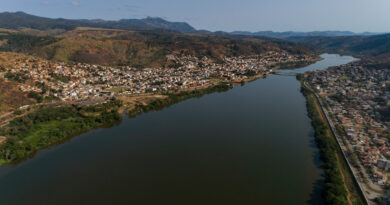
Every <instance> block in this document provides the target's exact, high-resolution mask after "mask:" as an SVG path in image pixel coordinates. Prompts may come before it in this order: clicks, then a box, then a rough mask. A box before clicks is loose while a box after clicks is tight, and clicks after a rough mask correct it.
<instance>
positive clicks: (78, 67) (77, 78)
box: [3, 51, 313, 101]
mask: <svg viewBox="0 0 390 205" xmlns="http://www.w3.org/2000/svg"><path fill="white" fill-rule="evenodd" d="M167 60H170V61H174V62H175V65H177V66H175V67H174V68H145V69H136V68H132V67H130V66H120V67H111V66H99V65H91V64H82V63H78V64H67V63H55V62H50V61H46V60H42V59H34V58H26V59H23V60H19V61H16V62H15V63H14V65H13V66H12V67H7V68H6V70H5V71H4V72H3V75H4V73H11V74H19V75H23V77H24V78H25V79H27V80H24V82H21V84H20V89H21V90H22V91H24V92H31V91H34V92H37V93H41V94H42V95H43V96H54V97H58V98H59V99H61V100H63V101H81V100H87V99H93V98H95V97H101V96H113V95H135V94H144V93H165V92H169V91H176V90H183V89H198V88H205V87H208V86H211V85H214V84H217V83H218V82H220V81H229V82H241V81H245V80H246V79H248V78H250V77H251V76H258V75H266V74H268V73H269V72H271V70H272V69H271V66H272V65H275V64H278V63H287V62H301V61H311V60H313V56H306V55H291V54H288V53H286V52H282V51H280V52H268V53H265V54H262V55H256V56H250V57H225V58H224V59H223V60H222V61H221V62H219V63H216V62H214V61H213V60H211V59H209V58H207V57H203V58H198V57H195V56H188V55H168V56H167ZM5 76H7V75H5Z"/></svg>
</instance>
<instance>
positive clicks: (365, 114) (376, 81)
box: [307, 62, 390, 187]
mask: <svg viewBox="0 0 390 205" xmlns="http://www.w3.org/2000/svg"><path fill="white" fill-rule="evenodd" d="M307 82H308V83H309V84H310V86H311V87H312V88H313V89H314V90H316V92H317V93H318V94H319V95H320V96H321V97H324V99H325V101H326V102H327V104H328V106H329V109H328V110H329V112H330V113H331V115H332V117H331V118H333V121H334V124H338V125H341V129H342V130H343V135H345V136H346V143H347V146H348V147H351V148H352V150H353V151H352V152H353V153H356V155H357V158H358V161H359V163H360V164H361V165H363V167H364V169H365V173H368V175H369V178H370V179H371V181H372V182H373V183H374V184H376V185H378V186H382V187H383V186H385V185H388V176H387V175H388V173H389V170H390V160H389V159H390V149H389V148H390V142H389V138H390V134H389V131H390V130H389V128H390V117H389V114H390V112H389V106H390V70H389V69H379V68H375V66H370V65H368V64H363V63H360V62H355V63H351V64H347V65H342V66H338V67H332V68H328V69H326V70H322V71H315V72H311V73H309V74H308V77H307Z"/></svg>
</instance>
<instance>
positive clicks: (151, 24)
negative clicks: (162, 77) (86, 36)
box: [0, 12, 196, 33]
mask: <svg viewBox="0 0 390 205" xmlns="http://www.w3.org/2000/svg"><path fill="white" fill-rule="evenodd" d="M76 27H96V28H108V29H125V30H156V29H163V30H172V31H179V32H183V33H195V32H196V29H194V28H193V27H192V26H190V25H189V24H187V23H184V22H169V21H166V20H164V19H162V18H152V17H148V18H145V19H122V20H119V21H105V20H70V19H63V18H58V19H52V18H45V17H39V16H34V15H30V14H26V13H24V12H15V13H11V12H4V13H0V28H6V29H20V28H30V29H37V30H52V29H63V30H67V31H68V30H73V29H75V28H76Z"/></svg>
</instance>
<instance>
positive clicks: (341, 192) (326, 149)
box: [297, 74, 366, 205]
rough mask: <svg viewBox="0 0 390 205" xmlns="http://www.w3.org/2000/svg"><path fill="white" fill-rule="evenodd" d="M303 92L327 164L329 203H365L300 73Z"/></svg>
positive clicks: (325, 168)
mask: <svg viewBox="0 0 390 205" xmlns="http://www.w3.org/2000/svg"><path fill="white" fill-rule="evenodd" d="M297 80H298V81H299V82H300V83H301V92H302V93H303V95H304V96H305V98H306V100H307V110H308V113H309V116H310V118H311V120H312V125H313V128H314V130H315V139H316V142H317V145H318V147H319V149H320V152H321V159H322V160H323V161H324V164H323V168H324V170H325V174H326V177H325V181H326V186H325V190H324V192H323V197H324V200H325V201H326V203H327V204H346V205H347V204H349V205H352V204H366V203H365V201H366V200H365V199H364V196H363V194H362V190H360V187H359V185H358V184H357V182H356V180H355V177H354V176H353V173H352V172H351V170H350V168H349V164H347V162H346V161H345V160H344V156H343V154H342V151H341V150H340V148H338V145H337V142H336V139H335V138H334V136H333V134H332V131H331V129H330V127H329V126H328V124H327V121H326V119H325V116H323V114H322V111H321V107H320V105H319V102H317V98H316V97H315V96H314V93H312V91H311V90H309V89H308V88H306V86H305V85H304V74H298V75H297Z"/></svg>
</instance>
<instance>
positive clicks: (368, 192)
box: [304, 82, 382, 205]
mask: <svg viewBox="0 0 390 205" xmlns="http://www.w3.org/2000/svg"><path fill="white" fill-rule="evenodd" d="M304 86H305V87H306V88H308V89H309V90H310V91H311V92H312V93H313V94H314V95H315V97H316V98H317V101H318V102H319V104H320V106H321V110H322V113H323V114H324V116H325V118H326V120H327V122H328V124H329V126H330V128H331V131H332V134H333V135H334V136H335V138H336V141H337V144H338V145H339V147H340V149H341V151H342V153H343V156H344V159H345V161H346V162H347V164H348V167H349V169H350V170H351V172H352V174H353V176H354V178H355V180H356V182H357V184H358V186H359V188H360V190H361V191H362V193H363V197H364V199H365V201H366V203H367V204H369V205H371V204H372V205H374V204H376V203H375V202H374V201H373V200H374V199H375V198H377V197H379V196H381V195H382V194H379V193H376V192H373V191H372V188H370V187H373V188H375V189H379V190H381V188H380V187H379V186H378V185H375V184H373V183H372V182H371V180H370V179H369V177H368V175H367V173H363V174H365V175H366V178H367V179H368V180H369V185H368V186H370V187H368V186H367V184H366V183H364V181H363V178H362V177H361V176H360V174H359V171H358V169H357V168H356V167H354V166H352V163H351V159H350V158H349V157H347V156H348V155H349V153H348V149H347V147H346V146H345V145H344V143H343V141H342V138H341V137H340V136H339V135H338V133H337V131H336V127H335V125H334V124H333V121H332V120H331V119H330V117H329V113H328V110H327V109H326V108H325V106H324V105H323V102H322V100H321V98H320V97H319V96H318V94H317V93H316V92H314V90H312V89H311V87H310V86H308V85H307V83H306V82H304ZM347 146H350V145H347ZM359 166H360V168H361V170H364V172H365V169H364V168H363V167H362V166H361V164H359ZM378 187H379V188H378Z"/></svg>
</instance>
